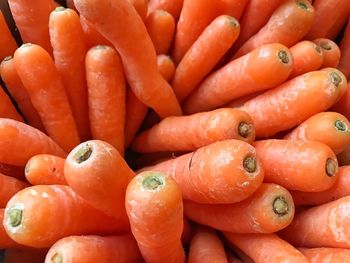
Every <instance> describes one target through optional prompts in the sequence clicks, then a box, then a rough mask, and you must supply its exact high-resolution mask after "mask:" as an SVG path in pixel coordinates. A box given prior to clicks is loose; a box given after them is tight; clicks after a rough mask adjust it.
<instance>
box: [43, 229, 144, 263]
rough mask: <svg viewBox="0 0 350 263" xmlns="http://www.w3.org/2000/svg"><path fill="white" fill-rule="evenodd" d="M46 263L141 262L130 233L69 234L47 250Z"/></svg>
mask: <svg viewBox="0 0 350 263" xmlns="http://www.w3.org/2000/svg"><path fill="white" fill-rule="evenodd" d="M45 262H46V263H68V262H69V263H79V262H84V263H96V262H120V263H127V262H129V263H138V262H142V257H141V254H140V251H139V249H138V247H137V243H136V241H135V239H134V237H133V236H132V235H131V234H128V235H121V236H108V237H102V236H69V237H64V238H62V239H60V240H59V241H57V242H56V243H55V244H54V245H53V246H52V247H51V248H50V250H49V252H48V253H47V255H46V259H45Z"/></svg>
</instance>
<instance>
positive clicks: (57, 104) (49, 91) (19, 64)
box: [13, 44, 80, 151]
mask: <svg viewBox="0 0 350 263" xmlns="http://www.w3.org/2000/svg"><path fill="white" fill-rule="evenodd" d="M13 59H14V63H15V67H16V70H17V73H18V75H19V77H20V79H21V81H22V83H23V85H24V87H25V88H26V90H27V92H28V93H29V96H30V99H31V101H32V103H33V106H34V107H35V109H36V110H37V111H38V113H39V115H40V117H41V120H42V122H43V124H44V126H45V129H46V131H47V133H48V135H49V136H50V137H51V138H52V139H53V140H54V141H56V142H57V143H58V144H59V145H60V146H61V147H62V148H63V149H64V150H65V151H70V150H71V149H72V148H73V147H74V146H76V145H77V144H79V142H80V139H79V135H78V131H77V128H76V124H75V121H74V118H73V115H72V111H71V108H70V105H69V102H68V98H67V94H66V92H65V90H64V87H63V84H62V81H61V79H60V76H59V73H58V71H57V69H56V67H55V64H54V62H53V60H52V58H51V57H50V55H49V54H48V53H47V52H46V51H45V50H44V49H43V48H42V47H40V46H38V45H34V44H25V45H22V46H21V47H20V48H18V49H17V51H16V52H15V55H14V58H13ZM28 68H30V71H29V70H28Z"/></svg>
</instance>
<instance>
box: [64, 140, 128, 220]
mask: <svg viewBox="0 0 350 263" xmlns="http://www.w3.org/2000/svg"><path fill="white" fill-rule="evenodd" d="M64 175H65V177H66V180H67V182H68V184H69V186H70V187H72V188H73V190H74V191H75V192H76V193H78V194H79V195H80V196H82V197H83V198H84V199H85V200H86V201H87V202H88V203H89V204H91V205H92V206H93V207H95V208H98V209H100V210H102V211H103V212H104V213H106V214H108V215H110V216H114V217H116V218H119V219H121V220H124V221H127V217H126V213H125V207H124V201H125V199H124V197H125V189H126V187H127V185H128V183H129V182H130V180H131V179H132V178H133V177H134V176H135V174H134V172H133V171H132V170H131V169H130V168H129V166H128V165H127V163H126V162H125V160H124V159H123V157H122V156H121V155H120V154H119V152H118V151H117V150H116V149H115V148H114V147H113V146H112V145H110V144H108V143H106V142H103V141H98V140H93V141H87V142H84V143H82V144H80V145H78V146H77V147H75V148H74V149H73V150H72V151H71V152H70V153H69V155H68V157H67V159H66V161H65V166H64Z"/></svg>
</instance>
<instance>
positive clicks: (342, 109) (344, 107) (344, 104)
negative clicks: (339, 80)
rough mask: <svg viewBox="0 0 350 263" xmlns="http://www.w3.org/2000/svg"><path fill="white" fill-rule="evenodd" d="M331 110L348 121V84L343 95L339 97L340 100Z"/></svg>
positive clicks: (349, 106)
mask: <svg viewBox="0 0 350 263" xmlns="http://www.w3.org/2000/svg"><path fill="white" fill-rule="evenodd" d="M332 110H333V111H336V112H339V113H340V114H342V115H344V116H345V117H346V118H347V119H350V83H348V85H347V87H346V88H345V92H344V95H343V96H341V98H340V100H339V101H338V102H337V103H336V104H335V105H334V106H333V107H332Z"/></svg>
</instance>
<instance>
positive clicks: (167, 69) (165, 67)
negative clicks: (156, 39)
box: [157, 55, 175, 82]
mask: <svg viewBox="0 0 350 263" xmlns="http://www.w3.org/2000/svg"><path fill="white" fill-rule="evenodd" d="M157 66H158V70H159V72H160V74H161V75H162V77H163V78H164V79H165V80H166V81H168V82H170V81H171V80H172V78H173V76H174V74H175V64H174V61H173V60H172V59H171V57H169V56H167V55H158V56H157Z"/></svg>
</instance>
